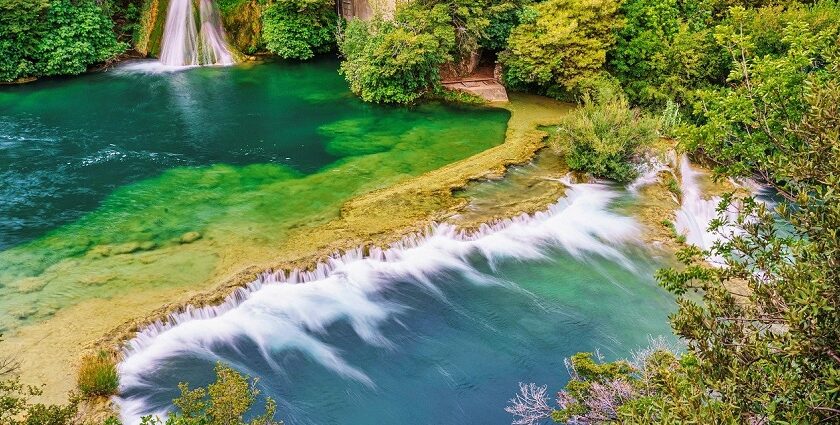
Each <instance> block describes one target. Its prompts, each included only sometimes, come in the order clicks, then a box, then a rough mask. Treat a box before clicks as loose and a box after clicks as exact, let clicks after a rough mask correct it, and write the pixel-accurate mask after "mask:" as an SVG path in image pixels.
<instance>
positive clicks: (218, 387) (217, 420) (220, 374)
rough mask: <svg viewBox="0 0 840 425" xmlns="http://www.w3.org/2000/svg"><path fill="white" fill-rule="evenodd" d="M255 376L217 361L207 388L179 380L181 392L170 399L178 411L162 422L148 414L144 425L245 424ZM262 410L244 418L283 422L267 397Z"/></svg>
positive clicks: (265, 424)
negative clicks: (214, 374)
mask: <svg viewBox="0 0 840 425" xmlns="http://www.w3.org/2000/svg"><path fill="white" fill-rule="evenodd" d="M256 385H257V380H256V379H253V380H249V378H247V377H245V376H243V375H241V374H240V373H239V372H237V371H235V370H233V369H231V368H229V367H227V366H225V365H223V364H221V363H218V364H216V381H215V382H214V383H212V384H210V385H208V386H207V388H196V389H194V390H191V389H190V387H189V385H188V384H186V383H183V382H182V383H180V384H178V388H179V389H180V390H181V396H180V397H178V398H176V399H175V400H173V403H174V404H175V406H176V407H177V408H178V409H179V410H180V412H172V413H170V414H169V417H168V419H167V420H166V421H165V422H164V421H163V420H161V419H160V418H157V417H152V416H147V417H144V418H143V419H142V422H141V423H142V424H143V425H206V424H225V425H245V424H246V422H245V421H244V420H243V416H244V415H245V414H246V413H247V412H248V411H249V410H250V409H251V407H252V406H253V404H254V401H256V398H257V396H258V395H259V393H260V391H259V390H258V389H257V387H256ZM264 410H265V411H264V413H263V414H262V415H261V416H258V417H256V418H254V419H253V420H251V421H250V422H247V424H250V425H282V424H283V422H282V421H279V422H278V421H275V419H274V415H275V413H276V412H277V403H275V402H274V400H272V399H271V398H267V399H266V403H265V409H264Z"/></svg>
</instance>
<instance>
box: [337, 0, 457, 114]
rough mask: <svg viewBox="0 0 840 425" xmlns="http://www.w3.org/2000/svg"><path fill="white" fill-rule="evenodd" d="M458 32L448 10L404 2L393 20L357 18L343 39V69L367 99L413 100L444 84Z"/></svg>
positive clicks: (340, 47)
mask: <svg viewBox="0 0 840 425" xmlns="http://www.w3.org/2000/svg"><path fill="white" fill-rule="evenodd" d="M454 48H455V30H454V29H453V27H452V26H451V23H450V16H449V13H448V9H447V7H446V6H445V5H442V4H439V5H436V6H434V7H432V8H431V9H428V10H426V9H423V8H422V7H419V6H415V5H413V4H412V5H407V6H401V7H400V8H399V9H398V10H397V12H396V15H395V16H394V19H393V20H386V19H383V18H382V17H381V16H377V17H374V18H373V19H372V20H371V21H370V22H364V21H362V20H359V19H354V20H352V21H350V22H349V23H348V24H347V28H346V31H345V33H344V35H343V37H342V39H341V40H340V41H339V49H340V50H341V54H342V55H343V56H344V61H343V62H342V63H341V73H342V74H344V77H345V78H346V79H347V81H348V82H349V83H350V89H351V90H352V91H353V93H355V94H357V95H358V96H360V97H361V98H362V100H364V101H366V102H377V103H403V104H408V103H413V102H415V101H416V100H417V99H419V98H420V97H422V96H423V95H425V94H427V93H429V92H431V91H434V90H435V89H436V88H437V87H438V86H439V83H440V66H441V65H443V64H444V63H446V62H447V61H449V60H451V59H452V56H451V54H450V52H451V51H453V49H454Z"/></svg>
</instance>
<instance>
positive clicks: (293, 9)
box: [262, 0, 338, 59]
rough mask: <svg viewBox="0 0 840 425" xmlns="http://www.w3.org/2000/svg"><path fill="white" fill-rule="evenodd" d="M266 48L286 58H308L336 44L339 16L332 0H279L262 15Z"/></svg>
mask: <svg viewBox="0 0 840 425" xmlns="http://www.w3.org/2000/svg"><path fill="white" fill-rule="evenodd" d="M262 20H263V30H262V38H263V41H264V42H265V46H266V48H268V50H270V51H271V52H273V53H276V54H277V55H278V56H280V57H281V58H285V59H309V58H311V57H312V56H314V55H315V54H316V53H324V52H328V51H330V50H331V49H332V47H333V46H334V45H335V32H336V24H337V22H338V15H337V14H336V13H335V4H334V2H333V1H331V0H326V1H325V0H277V1H275V2H274V3H272V4H270V5H269V6H268V7H267V8H266V9H265V11H263V14H262Z"/></svg>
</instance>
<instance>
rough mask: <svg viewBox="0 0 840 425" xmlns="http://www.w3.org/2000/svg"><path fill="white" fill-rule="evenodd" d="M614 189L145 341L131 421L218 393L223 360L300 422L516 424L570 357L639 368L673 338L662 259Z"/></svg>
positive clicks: (137, 345) (133, 372)
mask: <svg viewBox="0 0 840 425" xmlns="http://www.w3.org/2000/svg"><path fill="white" fill-rule="evenodd" d="M604 190H605V189H604V188H603V187H595V188H594V189H593V188H591V187H583V189H575V190H574V191H573V192H572V194H571V196H572V198H570V199H571V201H570V203H569V205H564V204H561V205H560V206H559V207H555V208H553V210H552V215H551V216H550V217H549V218H546V216H542V217H541V218H538V219H537V220H527V221H523V222H514V223H513V224H511V225H510V226H509V227H505V228H502V229H495V230H484V231H482V233H481V234H480V236H479V237H478V238H477V239H475V238H467V239H464V238H463V237H460V236H457V234H455V233H451V232H448V231H446V229H444V230H442V231H440V232H438V233H437V234H436V236H433V237H430V238H429V239H428V240H427V241H426V242H423V243H421V244H420V245H419V246H418V247H416V248H407V249H405V248H400V249H397V250H395V251H393V252H390V253H386V254H383V255H381V256H375V258H374V259H371V260H359V259H357V258H349V259H345V260H342V261H341V262H339V263H338V265H337V266H335V269H334V271H333V273H332V274H330V275H322V276H314V277H312V279H314V280H313V281H312V282H309V283H303V284H289V283H273V284H268V285H265V286H263V287H262V289H259V290H257V291H256V292H254V293H252V294H251V295H250V296H249V297H248V298H247V300H246V301H243V302H242V303H241V304H239V305H238V306H236V307H234V308H232V309H230V310H227V311H226V312H224V313H222V314H220V315H218V316H216V317H215V318H213V319H207V318H199V317H198V316H196V317H195V318H193V319H192V320H185V321H184V320H182V321H181V324H180V325H178V326H176V327H174V328H171V329H164V330H153V331H151V332H150V333H148V334H144V335H142V336H141V337H139V338H138V339H137V340H135V341H134V342H133V343H132V348H131V349H130V350H129V351H128V357H127V359H126V361H125V362H124V363H123V364H121V366H120V367H121V375H122V385H123V391H122V394H121V401H120V404H121V406H122V408H123V410H122V411H123V414H124V415H125V419H126V420H127V421H128V423H134V421H136V420H137V418H138V417H139V416H141V415H143V414H150V413H155V412H163V411H166V410H167V409H168V408H169V407H170V402H171V399H173V398H174V397H176V396H177V395H178V391H177V384H178V382H182V381H188V382H191V383H193V384H194V385H206V384H207V383H209V382H211V381H212V378H213V366H214V364H215V362H217V361H221V362H224V363H226V364H230V365H232V366H233V367H235V368H237V369H238V370H240V371H242V372H243V373H246V374H248V375H252V376H256V377H259V378H260V381H259V388H260V390H261V391H262V392H263V395H268V396H271V397H272V398H274V399H275V400H277V401H278V402H279V405H280V415H279V416H280V417H281V418H282V419H283V420H285V421H286V423H287V424H378V423H399V424H418V425H419V424H453V425H454V424H506V423H510V421H511V417H510V416H509V415H508V414H507V413H506V412H505V411H504V407H505V406H506V404H507V401H508V400H509V399H510V398H511V397H512V396H513V395H514V393H515V392H516V391H517V390H518V387H517V384H518V383H519V382H537V383H542V384H548V385H549V388H550V391H549V392H550V393H552V392H553V391H554V390H558V389H560V388H561V387H562V386H563V385H564V384H565V382H566V381H567V379H568V375H567V372H566V369H565V367H564V363H563V360H564V358H565V357H568V356H570V355H572V354H574V353H576V352H580V351H589V352H592V351H594V350H598V351H599V352H600V353H601V354H603V355H604V356H605V358H606V359H609V360H613V359H618V358H626V357H629V355H630V354H631V352H632V351H633V350H638V349H640V348H643V347H644V346H646V345H647V342H648V337H649V336H654V337H655V336H659V335H664V336H666V338H672V334H671V331H670V328H669V326H668V322H667V318H666V316H667V314H668V313H669V312H670V311H672V310H673V309H674V307H675V305H674V302H673V299H672V298H671V296H669V295H668V294H667V293H666V292H665V291H664V290H662V289H661V288H659V287H658V286H657V285H656V283H655V281H654V279H653V273H654V270H655V269H656V268H657V264H656V263H654V262H651V261H650V260H648V259H646V254H645V252H644V251H643V250H641V249H640V248H638V247H637V246H638V245H637V244H638V239H637V237H638V233H637V230H636V227H635V226H634V225H633V223H632V221H630V220H628V219H626V218H623V217H620V216H616V215H614V214H612V213H609V212H608V211H606V210H604V209H603V208H604V202H603V201H604V198H599V196H602V195H604V193H609V192H603V191H604ZM578 192H582V193H578ZM624 202H632V200H628V199H625V200H624Z"/></svg>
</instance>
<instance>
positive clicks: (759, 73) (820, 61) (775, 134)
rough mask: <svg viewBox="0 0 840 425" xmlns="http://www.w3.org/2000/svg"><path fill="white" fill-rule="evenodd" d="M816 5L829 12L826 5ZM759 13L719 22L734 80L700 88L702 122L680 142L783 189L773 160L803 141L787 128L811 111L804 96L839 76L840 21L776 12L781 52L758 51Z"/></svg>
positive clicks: (727, 170)
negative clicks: (818, 24) (754, 27)
mask: <svg viewBox="0 0 840 425" xmlns="http://www.w3.org/2000/svg"><path fill="white" fill-rule="evenodd" d="M818 7H819V8H821V9H822V10H824V9H825V3H823V4H822V5H821V6H818ZM829 10H833V14H832V15H829V16H834V17H836V18H840V15H837V14H838V13H840V7H837V6H836V4H835V6H834V7H833V9H829ZM754 17H755V13H754V12H752V11H746V10H744V9H741V8H736V9H733V10H732V14H731V18H730V19H729V20H728V21H727V22H726V23H725V24H722V25H720V26H718V27H717V28H716V38H717V40H718V42H719V44H720V45H722V46H724V48H725V50H726V52H728V54H729V55H730V58H731V61H732V64H733V65H732V72H731V73H730V75H729V82H730V86H729V87H724V88H717V89H714V88H710V89H706V90H702V91H700V92H699V94H698V100H697V102H696V103H695V104H694V111H695V118H694V121H695V122H696V123H697V125H693V126H689V127H687V128H686V129H685V131H684V132H683V133H682V136H683V142H684V144H685V146H686V148H687V149H688V150H698V151H701V152H702V153H703V154H704V157H705V158H706V159H707V160H710V161H712V162H713V163H714V164H715V165H716V166H717V171H718V172H719V173H721V174H726V175H733V176H753V175H754V176H755V177H757V178H759V179H760V180H761V181H763V182H764V183H767V184H771V185H773V186H775V187H776V188H777V189H779V190H780V191H781V192H782V193H783V194H785V193H786V192H787V191H786V189H785V188H784V180H785V179H786V177H785V176H783V175H780V174H779V173H777V172H776V171H775V169H776V168H777V167H776V166H775V164H778V163H780V162H783V161H784V160H785V158H786V157H787V156H789V155H790V153H791V152H795V151H796V150H797V149H799V148H801V147H802V144H803V141H802V140H801V139H800V138H798V137H797V135H796V134H795V133H793V132H791V131H790V129H791V128H792V126H794V125H796V123H797V122H798V121H799V120H800V119H801V117H802V116H803V114H804V113H805V112H806V111H807V110H808V103H807V102H806V97H807V95H808V94H809V93H810V92H811V91H812V89H813V88H814V87H815V86H820V85H823V84H825V83H826V81H828V80H830V79H832V78H834V68H836V66H837V63H838V61H837V58H838V47H837V46H838V42H840V25H838V24H836V23H835V24H834V25H827V26H823V27H822V28H814V26H813V25H812V24H809V23H808V22H806V21H804V20H801V19H800V18H801V16H800V15H799V14H798V13H791V14H787V13H784V14H779V15H777V19H778V20H779V24H778V25H779V26H780V27H781V34H780V35H779V36H777V37H778V38H779V42H780V43H781V44H780V45H779V46H778V47H777V48H779V49H781V50H780V51H778V53H777V54H764V55H762V56H757V55H756V54H755V50H756V48H757V45H756V37H755V36H754V34H750V33H749V32H748V31H747V29H748V28H749V27H750V26H751V25H750V24H751V22H752V19H753V18H754ZM838 22H840V21H838ZM764 40H765V42H764V44H765V45H766V44H767V38H766V37H764ZM764 51H765V52H768V51H769V49H766V48H765V50H764Z"/></svg>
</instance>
